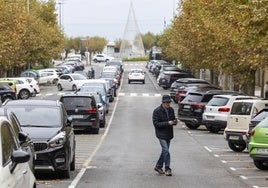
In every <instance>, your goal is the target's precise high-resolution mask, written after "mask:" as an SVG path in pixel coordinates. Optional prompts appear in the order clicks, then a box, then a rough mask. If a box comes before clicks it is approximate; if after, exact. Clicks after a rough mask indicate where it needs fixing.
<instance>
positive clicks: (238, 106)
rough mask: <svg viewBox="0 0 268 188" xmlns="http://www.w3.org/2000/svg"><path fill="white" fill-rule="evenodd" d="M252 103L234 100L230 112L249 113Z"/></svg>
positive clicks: (236, 113)
mask: <svg viewBox="0 0 268 188" xmlns="http://www.w3.org/2000/svg"><path fill="white" fill-rule="evenodd" d="M252 105H253V103H249V102H235V103H233V106H232V110H231V114H234V115H250V112H251V109H252Z"/></svg>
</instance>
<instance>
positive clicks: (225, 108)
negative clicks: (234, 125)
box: [218, 107, 230, 112]
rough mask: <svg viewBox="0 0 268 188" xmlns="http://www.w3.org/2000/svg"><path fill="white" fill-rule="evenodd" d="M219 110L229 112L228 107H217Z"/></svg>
mask: <svg viewBox="0 0 268 188" xmlns="http://www.w3.org/2000/svg"><path fill="white" fill-rule="evenodd" d="M218 111H219V112H229V111H230V108H228V107H221V108H219V109H218Z"/></svg>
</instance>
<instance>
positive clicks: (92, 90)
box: [80, 86, 105, 95]
mask: <svg viewBox="0 0 268 188" xmlns="http://www.w3.org/2000/svg"><path fill="white" fill-rule="evenodd" d="M80 92H89V93H100V94H101V95H105V93H104V89H103V87H95V86H92V87H90V86H82V87H81V88H80Z"/></svg>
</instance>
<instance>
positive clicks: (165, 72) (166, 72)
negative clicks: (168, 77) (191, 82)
mask: <svg viewBox="0 0 268 188" xmlns="http://www.w3.org/2000/svg"><path fill="white" fill-rule="evenodd" d="M163 74H189V73H186V72H178V71H163ZM189 75H190V74H189Z"/></svg>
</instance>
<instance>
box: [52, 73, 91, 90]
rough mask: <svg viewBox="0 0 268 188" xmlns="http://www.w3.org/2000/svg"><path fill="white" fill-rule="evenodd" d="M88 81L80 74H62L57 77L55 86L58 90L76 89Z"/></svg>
mask: <svg viewBox="0 0 268 188" xmlns="http://www.w3.org/2000/svg"><path fill="white" fill-rule="evenodd" d="M88 81H89V79H87V78H86V77H85V76H83V75H81V74H75V73H72V74H63V75H61V76H60V77H59V80H58V83H57V88H58V90H59V91H62V90H63V89H66V90H72V91H77V90H79V89H80V87H81V86H82V85H83V84H84V83H86V82H88Z"/></svg>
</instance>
